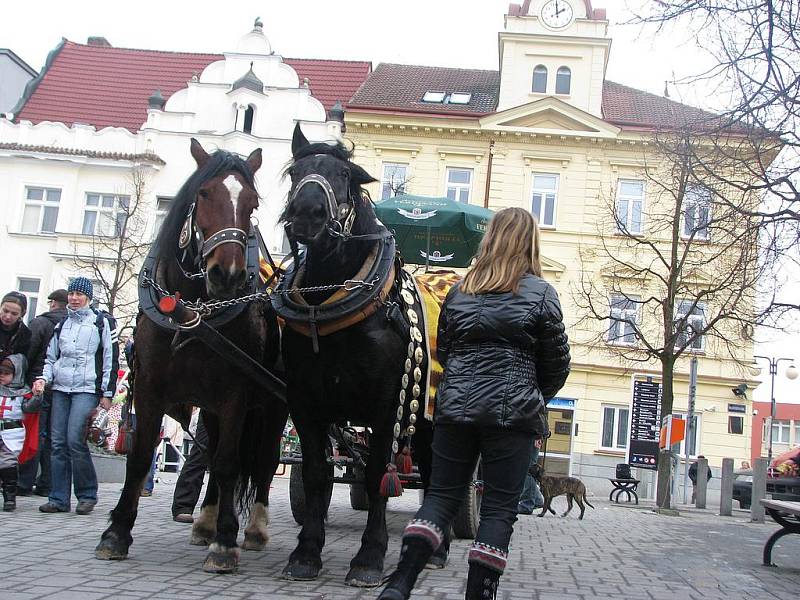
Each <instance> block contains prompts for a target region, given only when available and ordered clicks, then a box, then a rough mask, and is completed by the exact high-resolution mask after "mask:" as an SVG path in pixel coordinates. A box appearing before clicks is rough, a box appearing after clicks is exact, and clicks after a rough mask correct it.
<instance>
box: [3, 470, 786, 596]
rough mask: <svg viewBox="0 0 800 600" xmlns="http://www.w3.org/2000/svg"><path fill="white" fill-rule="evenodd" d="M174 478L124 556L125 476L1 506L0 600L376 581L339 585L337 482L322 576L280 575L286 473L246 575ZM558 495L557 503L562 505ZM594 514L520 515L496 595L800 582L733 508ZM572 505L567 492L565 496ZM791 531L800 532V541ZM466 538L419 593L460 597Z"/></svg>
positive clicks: (165, 479) (685, 590) (411, 504)
mask: <svg viewBox="0 0 800 600" xmlns="http://www.w3.org/2000/svg"><path fill="white" fill-rule="evenodd" d="M174 480H175V476H174V474H168V473H167V474H161V477H160V480H159V482H158V483H157V484H156V489H155V493H154V494H153V496H152V497H151V498H142V501H141V504H140V510H139V519H138V522H137V524H136V527H135V528H134V531H133V534H134V543H133V546H132V547H131V554H130V556H129V558H128V560H125V561H120V562H105V561H98V560H96V559H95V558H94V556H93V550H94V547H95V545H96V543H97V541H98V539H99V537H100V533H101V532H102V531H103V529H104V528H105V524H106V514H107V513H108V511H109V510H110V509H111V508H112V507H113V506H114V504H115V503H116V501H117V497H118V494H119V489H120V487H121V486H120V485H119V484H103V485H101V489H100V502H99V504H98V506H97V509H96V510H95V512H94V513H92V514H91V515H88V516H80V515H76V514H75V513H70V514H42V513H39V512H38V510H37V507H38V505H39V504H41V502H42V499H41V498H38V497H35V496H34V497H26V498H20V499H19V500H18V509H17V512H16V513H0V564H2V565H3V572H4V574H3V580H2V586H0V598H2V600H34V599H36V600H38V599H45V598H46V599H59V600H70V599H73V598H74V599H75V600H94V599H97V600H100V599H104V598H108V599H114V600H127V599H131V600H132V599H139V598H159V599H160V598H165V599H170V600H184V599H185V600H196V599H201V598H214V599H220V600H234V599H261V598H264V599H282V598H292V599H298V600H300V599H313V600H345V599H372V598H375V597H376V596H377V591H376V590H359V589H355V588H349V587H346V586H345V585H344V583H343V579H344V576H345V573H346V572H347V569H348V564H349V561H350V559H351V558H352V556H353V555H354V553H355V551H356V549H357V548H358V544H359V540H360V537H361V532H362V528H363V526H364V523H365V520H366V513H364V512H357V511H354V510H352V509H351V508H350V505H349V499H348V489H347V487H346V486H343V485H337V486H336V490H335V492H334V496H333V500H332V503H331V510H330V516H329V521H328V527H327V542H326V546H325V551H324V554H323V560H324V567H323V571H322V574H321V576H320V578H319V580H318V581H315V582H290V581H283V580H282V579H280V577H279V575H280V572H281V569H282V568H283V566H284V565H285V562H286V559H287V558H288V556H289V553H290V552H291V551H292V549H293V548H294V545H295V541H296V536H297V533H298V531H299V527H298V526H297V525H296V524H295V522H294V520H293V519H292V516H291V511H290V509H289V500H288V491H287V490H288V477H281V478H277V479H276V481H275V483H274V485H273V489H272V494H271V495H272V505H271V507H270V517H271V524H270V535H271V541H270V544H269V545H268V549H267V551H266V552H263V553H255V552H243V553H242V560H241V563H240V568H239V571H238V573H236V574H234V575H209V574H206V573H203V571H202V570H201V566H202V563H203V559H204V557H205V549H204V548H199V547H196V546H190V545H189V544H188V539H189V530H190V526H189V525H185V524H180V523H175V522H173V521H172V520H171V518H170V517H171V514H170V508H169V507H170V502H171V499H172V491H173V489H174ZM559 501H560V502H559ZM592 502H593V504H594V505H595V506H596V507H597V509H596V510H592V509H589V508H587V514H586V518H585V519H584V520H583V521H579V520H578V519H577V515H576V514H574V513H573V514H571V515H570V516H569V517H567V518H565V519H562V518H560V517H553V516H548V517H545V518H543V519H539V518H536V517H531V516H524V517H521V518H520V521H518V523H517V525H516V528H515V533H514V540H513V546H512V549H511V556H510V560H509V567H508V570H507V571H506V574H505V575H504V576H503V578H502V579H501V584H500V590H499V594H498V598H499V599H501V600H511V599H514V600H523V599H525V600H527V599H534V600H560V599H562V598H563V599H569V600H583V599H586V600H589V599H592V600H594V599H599V598H618V599H619V598H624V599H633V600H667V599H669V600H675V599H684V598H685V599H692V600H694V599H698V600H699V599H701V598H702V599H706V600H716V599H725V600H733V599H739V598H759V599H772V598H780V599H789V598H796V597H797V594H798V591H800V536H789V537H787V538H784V539H783V540H782V541H781V542H780V543H779V545H778V547H777V548H776V552H775V554H774V560H775V562H777V563H778V564H780V565H782V566H781V567H780V568H778V569H774V568H766V567H762V566H761V564H760V562H761V550H762V547H763V544H764V541H765V540H766V538H767V537H768V536H769V535H770V534H771V533H772V532H773V531H774V530H775V529H777V526H776V525H775V524H774V523H771V522H768V523H767V524H764V525H759V524H753V523H750V522H749V521H748V513H745V512H740V513H739V514H738V515H736V516H734V517H729V518H723V517H718V516H716V515H714V514H712V513H711V512H710V511H694V510H692V511H683V512H682V513H681V516H679V517H667V516H659V515H655V514H653V513H652V512H650V511H649V510H647V509H646V508H645V507H640V508H626V507H620V506H616V505H612V504H609V503H608V502H606V501H604V500H603V499H601V498H592ZM417 505H418V493H417V492H416V491H409V492H406V494H405V495H404V496H403V497H402V498H398V499H392V500H391V501H390V503H389V509H390V510H389V513H388V522H389V535H390V542H389V553H388V556H387V560H386V569H387V572H388V571H390V570H391V569H392V568H393V567H394V565H395V564H396V561H397V555H398V551H399V540H400V534H401V532H402V530H403V527H404V526H405V524H406V523H407V521H408V520H409V519H410V518H411V516H412V515H413V513H414V511H415V510H416V507H417ZM555 508H556V510H563V509H564V508H565V502H563V498H560V499H558V500H556V503H555ZM793 538H796V539H793ZM468 547H469V543H468V542H467V541H465V540H457V541H456V542H454V544H453V550H452V553H451V562H450V564H449V565H448V567H447V568H446V569H444V570H442V571H425V572H424V573H423V575H422V576H421V578H420V581H419V583H418V586H417V590H416V591H415V593H414V595H413V596H412V598H415V599H421V598H430V599H435V600H456V599H461V598H463V597H464V587H465V581H466V572H467V565H466V556H467V551H468Z"/></svg>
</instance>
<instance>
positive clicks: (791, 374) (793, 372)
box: [753, 355, 798, 463]
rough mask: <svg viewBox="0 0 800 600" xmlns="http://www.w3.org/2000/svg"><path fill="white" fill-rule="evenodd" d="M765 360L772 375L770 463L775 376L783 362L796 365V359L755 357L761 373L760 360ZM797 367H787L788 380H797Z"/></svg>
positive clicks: (769, 455) (768, 456) (754, 360)
mask: <svg viewBox="0 0 800 600" xmlns="http://www.w3.org/2000/svg"><path fill="white" fill-rule="evenodd" d="M759 359H761V360H765V361H767V364H769V375H770V398H771V399H770V412H769V415H770V416H769V431H768V435H769V446H768V447H769V451H768V453H767V461H768V463H771V462H772V424H773V423H774V422H775V375H777V374H778V365H779V364H780V362H781V361H786V362H789V363H794V359H791V358H772V357H770V356H758V355H756V356H753V368H754V369H758V370H759V371H761V368H760V367H759V366H758V360H759ZM797 375H798V372H797V367H795V366H794V364H790V365H789V366H788V367H786V379H792V380H793V379H797Z"/></svg>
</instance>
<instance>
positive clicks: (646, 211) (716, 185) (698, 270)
mask: <svg viewBox="0 0 800 600" xmlns="http://www.w3.org/2000/svg"><path fill="white" fill-rule="evenodd" d="M730 141H731V144H732V145H733V146H734V147H736V145H737V143H738V140H737V139H736V138H735V137H734V138H733V139H732V140H730ZM721 148H725V150H724V151H722V150H720V149H721ZM729 155H730V149H729V148H726V147H725V144H724V143H723V141H722V140H720V139H714V138H713V136H710V135H698V134H697V133H695V132H693V130H691V129H687V130H685V131H673V132H667V133H661V134H658V135H656V136H654V138H653V141H652V144H651V147H650V150H649V151H648V153H647V155H646V156H645V157H644V164H645V166H644V167H643V168H642V169H641V173H640V174H638V177H639V179H635V180H628V181H626V180H621V181H620V182H619V186H620V188H619V189H618V190H616V189H615V190H608V193H604V194H602V197H601V206H602V208H601V212H600V214H599V215H598V218H597V222H598V230H597V236H596V238H595V240H596V241H595V242H594V243H592V244H590V245H584V246H582V247H581V250H580V258H581V262H582V268H581V281H580V285H576V286H575V287H574V288H573V297H574V298H575V301H576V303H577V305H578V307H579V310H580V314H581V319H580V322H579V324H578V325H579V327H581V326H584V327H585V328H586V329H587V330H590V331H595V332H597V333H596V334H595V335H594V339H592V340H591V343H592V344H593V345H595V346H597V347H605V348H606V349H607V350H608V351H609V352H610V353H612V354H613V355H616V356H617V357H619V358H620V359H621V360H622V362H623V364H625V365H626V366H627V367H628V368H631V367H633V366H635V365H636V364H651V365H652V364H656V365H658V366H659V367H660V371H661V385H662V397H661V414H662V415H668V414H671V413H672V410H673V397H674V389H673V379H674V375H675V371H676V367H677V365H678V361H679V359H680V358H681V357H684V356H685V355H687V354H691V353H693V352H704V353H707V354H711V355H716V356H726V357H732V358H733V359H734V360H736V361H737V362H739V363H740V364H742V365H743V366H744V364H746V363H747V362H749V360H750V357H749V356H748V355H746V354H745V353H744V352H743V347H746V344H744V343H743V341H749V340H751V339H752V333H753V327H754V326H755V325H757V324H759V323H761V322H763V321H764V320H765V319H766V318H767V316H768V314H769V313H770V309H771V307H770V306H768V305H764V304H762V303H759V302H758V301H757V298H756V291H757V288H758V285H759V283H760V281H761V280H762V279H763V277H764V274H765V272H767V271H768V270H769V269H770V267H771V265H770V264H769V262H768V261H765V260H763V257H762V256H759V248H760V243H759V242H760V236H762V231H763V226H764V220H765V218H764V217H763V215H759V214H757V212H756V211H755V210H754V209H756V208H757V206H758V203H759V198H758V196H757V195H756V194H754V193H753V192H751V191H749V190H747V189H745V190H742V189H739V188H737V187H735V186H731V185H730V184H729V183H728V182H727V181H722V180H721V179H720V177H719V173H720V171H723V170H725V169H730V168H732V167H733V168H735V167H737V166H738V164H739V163H738V162H737V163H735V164H730V161H729V159H728V157H729ZM738 176H740V175H737V174H735V173H731V177H732V178H734V177H738ZM626 185H627V186H633V188H632V189H626V188H625V187H624V186H626ZM636 186H641V189H637V187H636ZM645 189H646V196H645V194H644V190H645ZM645 200H646V202H645ZM598 322H600V323H601V324H602V325H601V327H599V328H598V327H597V323H598ZM668 482H669V463H668V460H664V459H663V458H660V459H659V464H658V491H657V502H658V505H659V506H662V507H664V506H666V507H668V506H669V494H668Z"/></svg>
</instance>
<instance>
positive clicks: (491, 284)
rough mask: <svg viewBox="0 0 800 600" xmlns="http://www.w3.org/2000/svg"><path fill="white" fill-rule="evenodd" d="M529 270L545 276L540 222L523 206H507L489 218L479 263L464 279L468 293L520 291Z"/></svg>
mask: <svg viewBox="0 0 800 600" xmlns="http://www.w3.org/2000/svg"><path fill="white" fill-rule="evenodd" d="M526 273H533V274H534V275H538V276H539V277H541V276H542V265H541V262H540V261H539V225H537V223H536V219H535V218H534V217H533V215H532V214H531V213H530V212H528V211H527V210H524V209H522V208H504V209H503V210H501V211H500V212H498V213H497V214H495V216H494V217H493V218H492V220H491V221H489V227H488V229H487V231H486V235H485V236H483V240H481V245H480V248H479V249H478V258H477V259H476V261H475V265H474V266H473V267H472V269H470V271H469V273H467V275H466V276H465V277H464V280H463V281H462V282H461V291H462V292H464V293H465V294H486V293H488V292H514V293H515V294H516V293H517V292H519V280H520V279H521V278H522V276H523V275H525V274H526Z"/></svg>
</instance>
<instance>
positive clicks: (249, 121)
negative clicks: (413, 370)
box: [243, 104, 256, 133]
mask: <svg viewBox="0 0 800 600" xmlns="http://www.w3.org/2000/svg"><path fill="white" fill-rule="evenodd" d="M255 112H256V109H255V107H254V106H253V105H252V104H251V105H250V106H248V107H247V110H245V111H244V128H243V131H244V132H245V133H253V116H254V115H255Z"/></svg>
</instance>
